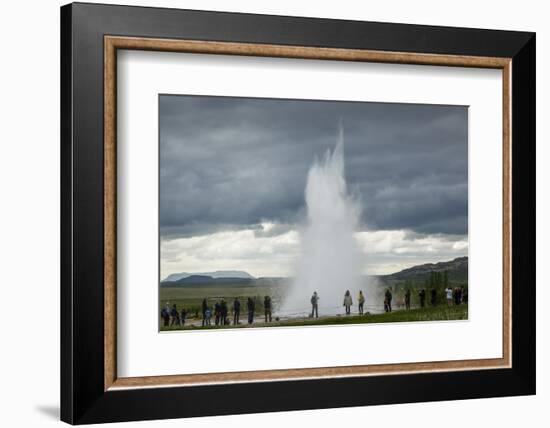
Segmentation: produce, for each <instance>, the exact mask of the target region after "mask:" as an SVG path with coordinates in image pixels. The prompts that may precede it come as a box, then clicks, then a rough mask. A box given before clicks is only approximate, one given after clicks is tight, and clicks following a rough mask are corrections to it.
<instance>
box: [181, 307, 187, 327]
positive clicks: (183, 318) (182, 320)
mask: <svg viewBox="0 0 550 428" xmlns="http://www.w3.org/2000/svg"><path fill="white" fill-rule="evenodd" d="M186 318H187V311H186V310H185V308H181V315H180V324H181V326H182V327H183V326H184V325H185V319H186Z"/></svg>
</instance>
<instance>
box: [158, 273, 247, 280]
mask: <svg viewBox="0 0 550 428" xmlns="http://www.w3.org/2000/svg"><path fill="white" fill-rule="evenodd" d="M190 276H207V277H211V278H216V279H217V278H247V279H254V277H253V276H252V275H250V274H249V273H248V272H244V271H242V270H217V271H215V272H200V273H187V272H180V273H173V274H171V275H168V276H167V277H166V278H164V279H163V280H162V282H175V281H179V280H180V279H183V278H189V277H190Z"/></svg>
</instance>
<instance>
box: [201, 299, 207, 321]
mask: <svg viewBox="0 0 550 428" xmlns="http://www.w3.org/2000/svg"><path fill="white" fill-rule="evenodd" d="M201 309H202V326H203V327H204V326H205V325H206V310H207V309H208V303H206V299H202V308H201Z"/></svg>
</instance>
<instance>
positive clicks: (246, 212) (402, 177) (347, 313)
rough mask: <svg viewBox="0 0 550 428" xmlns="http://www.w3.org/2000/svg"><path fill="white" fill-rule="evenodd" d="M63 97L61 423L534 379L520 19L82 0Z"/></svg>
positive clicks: (491, 389)
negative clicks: (473, 25) (512, 24)
mask: <svg viewBox="0 0 550 428" xmlns="http://www.w3.org/2000/svg"><path fill="white" fill-rule="evenodd" d="M61 105H62V111H61V130H62V135H61V157H62V159H61V168H62V170H61V195H62V206H61V213H62V219H61V222H62V234H61V243H62V265H61V272H62V283H61V368H62V369H61V390H62V393H61V394H62V395H61V418H62V420H64V421H66V422H69V423H71V424H85V423H98V422H116V421H129V420H145V419H162V418H178V417H190V416H203V415H223V414H232V413H233V414H236V413H252V412H255V413H256V412H270V411H283V410H299V409H315V408H327V407H344V406H361V405H374V404H389V403H406V402H416V401H434V400H451V399H465V398H480V397H495V396H510V395H527V394H534V393H535V334H534V332H535V305H534V301H535V257H534V254H535V35H534V34H533V33H526V32H511V31H496V30H481V29H465V28H447V27H433V26H418V25H408V24H390V23H372V22H354V21H339V20H327V19H312V18H296V17H282V16H266V15H249V14H233V13H220V12H205V11H191V10H176V9H156V8H140V7H128V6H112V5H111V6H108V5H92V4H78V3H76V4H70V5H67V6H63V7H62V8H61ZM212 396H216V397H220V396H221V397H224V398H223V400H216V402H215V405H213V403H212V400H211V397H212Z"/></svg>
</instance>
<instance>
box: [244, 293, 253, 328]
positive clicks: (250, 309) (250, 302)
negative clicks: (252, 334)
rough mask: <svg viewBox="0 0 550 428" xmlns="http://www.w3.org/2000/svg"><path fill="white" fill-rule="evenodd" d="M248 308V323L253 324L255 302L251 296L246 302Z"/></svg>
mask: <svg viewBox="0 0 550 428" xmlns="http://www.w3.org/2000/svg"><path fill="white" fill-rule="evenodd" d="M246 309H247V310H248V324H252V323H253V322H254V309H255V304H254V300H252V298H251V297H249V298H248V300H247V302H246Z"/></svg>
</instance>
